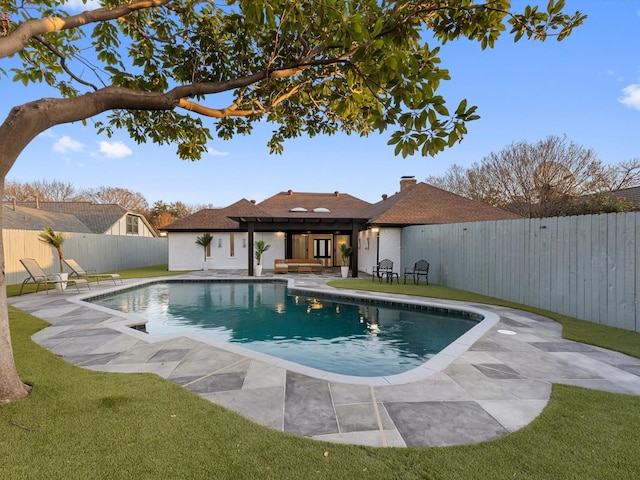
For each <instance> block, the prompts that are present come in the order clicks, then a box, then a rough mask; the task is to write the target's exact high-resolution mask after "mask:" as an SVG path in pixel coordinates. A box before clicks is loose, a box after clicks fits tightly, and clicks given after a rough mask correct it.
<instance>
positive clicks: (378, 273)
mask: <svg viewBox="0 0 640 480" xmlns="http://www.w3.org/2000/svg"><path fill="white" fill-rule="evenodd" d="M393 277H396V280H398V274H397V273H394V271H393V262H392V261H391V260H389V259H388V258H385V259H384V260H380V261H379V262H378V265H376V266H375V267H373V280H375V279H376V278H377V279H378V280H379V281H380V283H382V279H383V278H385V279H386V280H387V282H389V281H391V283H393ZM398 283H400V282H398Z"/></svg>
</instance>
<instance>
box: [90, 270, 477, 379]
mask: <svg viewBox="0 0 640 480" xmlns="http://www.w3.org/2000/svg"><path fill="white" fill-rule="evenodd" d="M91 301H92V303H95V304H97V305H101V306H103V307H107V308H111V309H114V310H119V311H122V312H126V313H133V314H136V315H137V316H139V317H141V318H142V319H144V320H147V324H146V330H147V332H148V333H149V334H151V335H155V336H166V335H174V334H183V333H187V332H189V333H195V334H198V335H201V336H206V337H209V338H212V339H216V340H221V341H225V342H229V343H235V344H240V345H242V346H243V347H246V348H249V349H251V350H254V351H258V352H262V353H266V354H269V355H272V356H275V357H279V358H282V359H285V360H289V361H292V362H296V363H298V364H301V365H306V366H309V367H313V368H317V369H320V370H324V371H328V372H333V373H339V374H344V375H355V376H362V377H370V376H386V375H394V374H399V373H402V372H405V371H408V370H410V369H412V368H415V367H417V366H419V365H421V364H423V363H424V362H426V361H427V360H428V359H429V358H430V357H432V356H433V355H435V354H436V353H438V352H439V351H440V350H442V349H443V348H444V347H446V346H447V345H449V344H450V343H451V342H453V341H454V340H455V339H457V338H458V337H459V336H461V335H462V334H464V333H465V332H466V331H468V330H469V329H471V328H472V327H474V326H475V325H477V321H476V320H472V319H470V318H468V317H464V316H462V315H453V314H448V315H446V314H445V315H442V314H434V313H429V312H425V311H421V310H416V309H408V308H397V307H393V306H385V305H378V304H371V303H360V304H357V303H355V301H354V302H351V301H343V300H339V299H336V298H324V297H318V298H313V297H305V296H302V295H290V294H287V288H286V286H285V285H284V284H283V283H251V282H247V283H236V282H233V283H219V282H193V283H192V282H175V283H172V282H168V283H156V284H151V285H147V286H143V287H140V288H136V289H133V290H126V291H123V292H120V293H115V294H113V295H110V296H107V297H101V298H96V299H93V300H91Z"/></svg>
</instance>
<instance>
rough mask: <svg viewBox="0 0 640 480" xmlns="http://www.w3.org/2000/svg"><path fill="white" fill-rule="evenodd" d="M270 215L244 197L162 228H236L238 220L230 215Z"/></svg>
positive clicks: (188, 229)
mask: <svg viewBox="0 0 640 480" xmlns="http://www.w3.org/2000/svg"><path fill="white" fill-rule="evenodd" d="M268 215H269V214H268V213H267V212H264V211H263V210H262V209H260V208H258V207H257V206H256V205H255V204H253V203H251V202H249V201H248V200H246V199H244V198H243V199H242V200H239V201H237V202H236V203H233V204H231V205H229V206H228V207H225V208H205V209H202V210H199V211H197V212H196V213H194V214H193V215H189V216H188V217H184V218H180V219H178V220H176V221H175V222H173V223H170V224H169V225H166V226H164V227H162V229H161V230H166V231H170V232H180V231H184V232H186V231H194V230H196V231H206V230H209V231H211V230H214V231H215V230H236V229H238V228H239V224H238V222H237V221H236V220H232V219H231V218H229V217H264V216H268Z"/></svg>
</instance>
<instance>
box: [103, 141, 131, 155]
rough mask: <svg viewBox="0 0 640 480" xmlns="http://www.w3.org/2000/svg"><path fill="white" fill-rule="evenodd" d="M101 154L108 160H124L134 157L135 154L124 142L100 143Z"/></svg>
mask: <svg viewBox="0 0 640 480" xmlns="http://www.w3.org/2000/svg"><path fill="white" fill-rule="evenodd" d="M100 153H102V154H103V155H104V156H105V157H107V158H123V157H128V156H129V155H132V154H133V152H132V151H131V149H130V148H129V147H127V146H126V145H125V144H124V143H122V142H113V143H110V142H106V141H102V142H100Z"/></svg>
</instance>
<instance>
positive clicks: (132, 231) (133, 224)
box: [127, 215, 138, 235]
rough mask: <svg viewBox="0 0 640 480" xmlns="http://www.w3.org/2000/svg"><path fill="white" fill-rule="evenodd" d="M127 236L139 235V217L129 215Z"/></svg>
mask: <svg viewBox="0 0 640 480" xmlns="http://www.w3.org/2000/svg"><path fill="white" fill-rule="evenodd" d="M127 235H138V217H136V216H135V215H127Z"/></svg>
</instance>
